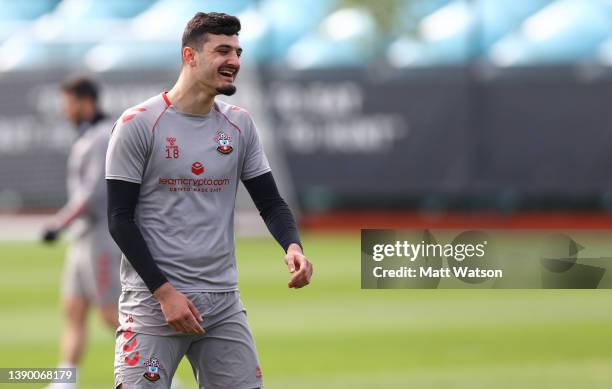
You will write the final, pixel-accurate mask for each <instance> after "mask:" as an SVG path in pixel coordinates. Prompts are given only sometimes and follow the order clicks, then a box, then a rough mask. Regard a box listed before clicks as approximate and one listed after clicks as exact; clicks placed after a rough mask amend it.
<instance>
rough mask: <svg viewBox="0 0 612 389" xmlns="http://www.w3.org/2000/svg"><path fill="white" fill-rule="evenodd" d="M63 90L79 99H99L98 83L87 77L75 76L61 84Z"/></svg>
mask: <svg viewBox="0 0 612 389" xmlns="http://www.w3.org/2000/svg"><path fill="white" fill-rule="evenodd" d="M61 88H62V91H64V92H65V93H68V94H71V95H73V96H75V97H77V98H79V99H81V98H86V97H89V98H91V99H92V100H93V101H98V92H99V91H98V85H97V84H96V83H95V82H93V81H92V80H90V79H89V78H86V77H75V78H70V79H68V80H66V81H64V82H63V83H62V85H61Z"/></svg>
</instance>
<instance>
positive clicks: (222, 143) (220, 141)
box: [214, 130, 234, 154]
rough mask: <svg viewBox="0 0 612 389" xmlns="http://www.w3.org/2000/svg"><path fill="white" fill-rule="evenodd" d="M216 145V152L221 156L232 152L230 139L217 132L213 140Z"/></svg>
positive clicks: (221, 132)
mask: <svg viewBox="0 0 612 389" xmlns="http://www.w3.org/2000/svg"><path fill="white" fill-rule="evenodd" d="M214 140H215V142H216V143H217V145H218V146H217V151H218V152H220V153H221V154H229V153H231V152H232V151H234V148H233V147H232V137H231V136H229V135H227V134H226V133H225V132H223V131H221V130H219V131H217V134H216V135H215V138H214Z"/></svg>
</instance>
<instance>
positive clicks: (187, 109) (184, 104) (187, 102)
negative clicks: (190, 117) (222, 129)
mask: <svg viewBox="0 0 612 389" xmlns="http://www.w3.org/2000/svg"><path fill="white" fill-rule="evenodd" d="M167 96H168V100H170V102H171V103H172V105H173V106H174V107H175V108H176V110H177V111H179V112H184V113H190V114H195V115H206V114H207V113H209V112H210V110H211V108H212V106H213V104H214V102H215V95H213V94H211V93H210V92H209V91H207V90H206V89H205V88H202V86H201V85H200V84H198V83H197V82H192V81H188V80H187V77H186V76H185V75H184V74H183V73H181V75H180V76H179V79H178V80H177V81H176V84H174V86H173V87H172V89H170V91H168V94H167Z"/></svg>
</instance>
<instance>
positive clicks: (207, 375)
mask: <svg viewBox="0 0 612 389" xmlns="http://www.w3.org/2000/svg"><path fill="white" fill-rule="evenodd" d="M183 293H184V294H185V295H186V296H187V297H188V298H189V299H190V300H191V301H192V302H193V303H194V305H195V306H196V307H197V308H198V310H199V311H200V313H201V314H202V316H203V318H204V321H203V322H202V327H203V328H204V330H205V331H206V332H205V334H203V335H196V334H184V333H180V332H177V331H174V330H173V329H172V328H171V327H170V326H169V325H168V324H166V322H165V318H164V316H163V314H162V312H161V308H160V306H159V302H158V301H157V299H155V297H153V296H152V295H151V293H149V292H148V291H124V292H123V293H122V294H121V298H120V299H119V319H120V323H121V326H120V327H119V329H118V330H117V338H116V344H115V388H116V387H118V386H119V385H120V384H122V385H123V389H137V388H138V389H140V388H159V389H162V388H164V389H168V388H170V384H171V383H172V377H173V376H174V373H175V371H176V368H177V367H178V365H179V362H180V361H181V359H182V358H183V356H186V357H187V359H188V360H189V362H190V364H191V367H192V369H193V373H194V376H195V378H196V380H197V382H198V385H199V387H200V388H206V389H221V388H223V389H230V388H231V389H255V388H261V387H263V382H262V372H261V369H260V367H259V360H258V357H257V351H256V349H255V342H254V340H253V335H252V334H251V330H250V329H249V326H248V324H247V317H246V311H245V309H244V306H243V304H242V302H241V300H240V293H239V292H238V291H232V292H183ZM153 383H155V385H153Z"/></svg>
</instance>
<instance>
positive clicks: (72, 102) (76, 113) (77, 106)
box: [62, 92, 86, 126]
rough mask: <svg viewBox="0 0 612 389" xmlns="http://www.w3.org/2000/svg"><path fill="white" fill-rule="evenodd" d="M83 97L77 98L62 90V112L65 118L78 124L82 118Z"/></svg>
mask: <svg viewBox="0 0 612 389" xmlns="http://www.w3.org/2000/svg"><path fill="white" fill-rule="evenodd" d="M85 104H86V102H85V99H79V98H77V97H76V96H75V95H73V94H71V93H66V92H62V112H63V114H64V117H65V118H66V120H68V121H69V122H70V123H72V124H73V125H74V126H79V125H80V124H81V123H82V122H83V120H84V119H85V118H84V112H85Z"/></svg>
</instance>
